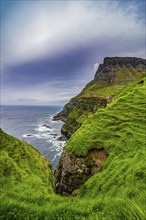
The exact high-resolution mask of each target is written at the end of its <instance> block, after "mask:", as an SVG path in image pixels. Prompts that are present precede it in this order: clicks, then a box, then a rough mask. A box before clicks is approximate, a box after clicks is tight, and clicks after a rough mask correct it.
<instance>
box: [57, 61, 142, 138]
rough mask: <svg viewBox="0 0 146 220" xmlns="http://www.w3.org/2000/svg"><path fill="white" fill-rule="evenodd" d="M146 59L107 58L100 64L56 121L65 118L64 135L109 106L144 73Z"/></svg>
mask: <svg viewBox="0 0 146 220" xmlns="http://www.w3.org/2000/svg"><path fill="white" fill-rule="evenodd" d="M145 70H146V60H145V59H141V58H135V57H106V58H105V59H104V62H103V64H100V65H99V67H98V69H97V72H96V74H95V77H94V80H92V81H91V82H90V83H88V84H87V86H86V87H85V88H84V89H83V90H82V92H81V93H80V94H79V95H77V96H76V97H74V98H73V99H71V100H70V102H69V103H67V104H66V105H65V107H64V109H63V111H61V112H60V113H59V114H57V115H56V116H54V120H62V121H64V122H65V123H64V125H63V127H62V129H61V132H62V134H64V135H65V136H66V137H68V138H70V137H71V136H72V134H73V133H75V132H76V131H77V130H78V128H79V127H80V126H81V125H82V124H83V123H84V122H85V120H86V119H87V118H88V116H89V115H90V114H93V113H95V112H96V111H97V110H98V109H100V108H106V107H107V105H108V104H109V103H110V102H112V100H114V99H115V98H116V96H117V95H118V94H119V93H120V92H121V91H122V90H123V88H124V87H125V86H126V85H128V84H129V83H130V82H131V81H133V80H135V79H137V78H138V77H139V76H141V75H143V74H144V72H145Z"/></svg>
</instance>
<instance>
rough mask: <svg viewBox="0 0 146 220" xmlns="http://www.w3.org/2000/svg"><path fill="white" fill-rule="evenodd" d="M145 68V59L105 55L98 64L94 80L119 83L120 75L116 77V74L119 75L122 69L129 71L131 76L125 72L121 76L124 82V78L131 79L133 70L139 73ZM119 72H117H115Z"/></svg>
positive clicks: (120, 80)
mask: <svg viewBox="0 0 146 220" xmlns="http://www.w3.org/2000/svg"><path fill="white" fill-rule="evenodd" d="M145 69H146V60H145V59H141V58H136V57H106V58H104V62H103V64H100V65H99V67H98V69H97V71H96V74H95V77H94V81H98V82H104V83H118V82H119V83H121V82H122V79H121V77H120V78H119V79H118V77H117V75H119V74H120V75H121V74H122V72H123V73H124V70H125V71H126V72H127V71H128V72H131V74H130V75H131V76H130V78H129V74H127V77H126V74H125V77H123V80H124V82H125V81H126V80H132V77H134V72H135V71H136V70H137V71H139V73H141V72H142V71H143V70H145ZM117 73H119V74H117Z"/></svg>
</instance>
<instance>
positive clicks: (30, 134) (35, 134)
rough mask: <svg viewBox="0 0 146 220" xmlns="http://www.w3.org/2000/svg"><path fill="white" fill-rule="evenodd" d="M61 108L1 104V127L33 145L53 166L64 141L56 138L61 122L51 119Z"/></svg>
mask: <svg viewBox="0 0 146 220" xmlns="http://www.w3.org/2000/svg"><path fill="white" fill-rule="evenodd" d="M61 109H62V107H61V106H60V107H58V106H1V118H0V119H1V128H2V130H3V131H5V132H6V133H8V134H10V135H12V136H14V137H17V138H19V139H20V140H25V141H26V142H27V143H29V144H31V145H33V146H34V147H35V148H36V149H37V150H38V151H39V152H40V153H41V154H42V155H43V156H45V157H46V158H48V159H49V160H50V161H51V164H52V166H53V168H55V167H56V166H57V164H58V162H59V158H60V155H61V153H62V150H63V147H64V145H65V141H59V140H57V139H58V137H59V136H60V135H61V133H60V130H61V127H62V125H63V123H62V122H61V121H53V120H52V119H53V116H54V115H55V114H57V113H58V112H59V111H60V110H61Z"/></svg>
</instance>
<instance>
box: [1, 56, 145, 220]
mask: <svg viewBox="0 0 146 220" xmlns="http://www.w3.org/2000/svg"><path fill="white" fill-rule="evenodd" d="M108 59H109V58H108ZM114 59H115V58H114ZM116 59H117V58H116ZM120 59H121V58H120ZM132 59H133V58H132ZM135 60H137V58H136V59H135ZM138 60H140V62H141V63H140V64H138V65H137V66H136V67H134V66H133V67H131V66H132V65H131V64H130V65H128V64H126V65H128V67H126V70H125V67H124V70H123V64H121V66H120V67H119V64H118V67H117V64H116V67H115V66H114V65H115V64H112V65H111V64H110V65H109V64H108V68H111V69H112V71H113V69H116V68H118V71H117V70H116V72H115V73H114V74H113V72H111V70H110V72H107V73H105V72H106V71H107V70H105V68H103V66H102V68H101V67H99V69H100V71H99V72H98V73H97V74H96V76H95V79H94V80H93V81H92V82H90V83H89V84H88V85H87V86H86V87H85V88H84V89H83V91H82V92H81V93H80V94H79V95H78V96H76V97H75V98H73V99H72V100H71V101H70V102H69V103H68V104H67V105H66V106H65V108H64V110H63V112H62V113H60V114H59V115H58V119H59V118H61V119H62V120H64V121H65V124H66V125H65V126H66V129H68V130H69V132H67V135H68V134H69V136H71V137H70V139H69V140H68V142H67V145H66V146H65V148H64V150H63V153H62V156H61V158H60V162H59V164H58V167H57V169H56V170H55V171H54V172H53V171H52V170H51V165H50V162H49V161H48V160H47V159H46V158H44V157H43V156H42V155H40V153H39V152H38V151H37V150H36V149H35V148H34V147H33V146H31V145H29V144H27V143H26V142H25V141H20V140H18V139H17V138H14V137H12V136H10V135H8V134H6V133H4V132H3V131H2V130H0V195H1V203H0V219H2V220H5V219H46V220H47V219H48V220H49V219H56V220H57V219H64V220H68V219H71V220H73V219H83V220H87V219H105V220H117V219H118V220H123V219H124V220H129V219H131V220H137V219H139V220H144V219H145V216H146V211H145V197H146V191H145V179H146V167H145V164H144V157H145V146H146V134H145V130H146V117H145V112H146V99H145V97H146V76H144V75H146V73H145V61H143V60H142V61H141V59H138ZM106 62H107V61H106ZM143 62H144V64H143ZM104 65H106V64H104ZM133 65H135V64H133ZM113 66H114V67H113ZM129 66H130V67H129ZM99 69H98V70H99ZM100 74H101V76H100ZM102 74H107V75H108V76H109V77H110V79H112V80H108V81H106V79H107V78H106V77H105V76H104V77H102ZM110 75H111V76H112V77H111V76H110ZM97 79H98V80H97ZM124 79H125V80H124ZM99 81H100V82H99ZM93 113H94V114H93ZM69 121H71V122H73V123H72V124H69ZM77 122H78V123H80V124H79V125H78V127H80V128H79V129H78V130H77ZM71 128H72V130H71ZM53 189H54V190H55V192H56V193H55V192H54V190H53ZM58 194H61V195H69V196H60V195H58Z"/></svg>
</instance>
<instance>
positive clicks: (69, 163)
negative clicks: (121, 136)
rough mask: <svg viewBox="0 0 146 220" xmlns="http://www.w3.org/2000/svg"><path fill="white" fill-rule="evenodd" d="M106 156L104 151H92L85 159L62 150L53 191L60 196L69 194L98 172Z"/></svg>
mask: <svg viewBox="0 0 146 220" xmlns="http://www.w3.org/2000/svg"><path fill="white" fill-rule="evenodd" d="M107 157H108V154H107V153H106V152H105V150H104V149H100V150H98V149H92V150H90V151H89V152H88V154H87V156H86V157H76V156H74V155H73V154H71V153H69V152H68V151H67V150H65V149H64V151H63V153H62V155H61V158H60V162H59V165H58V166H57V169H56V171H55V181H54V189H55V191H56V193H58V194H62V195H68V194H71V193H72V192H73V191H74V190H75V189H78V188H79V187H80V186H81V185H82V184H83V183H84V182H85V181H86V180H87V179H88V178H89V177H91V176H92V175H94V174H95V173H97V172H99V171H100V165H101V164H102V163H103V162H104V161H105V160H106V158H107Z"/></svg>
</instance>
